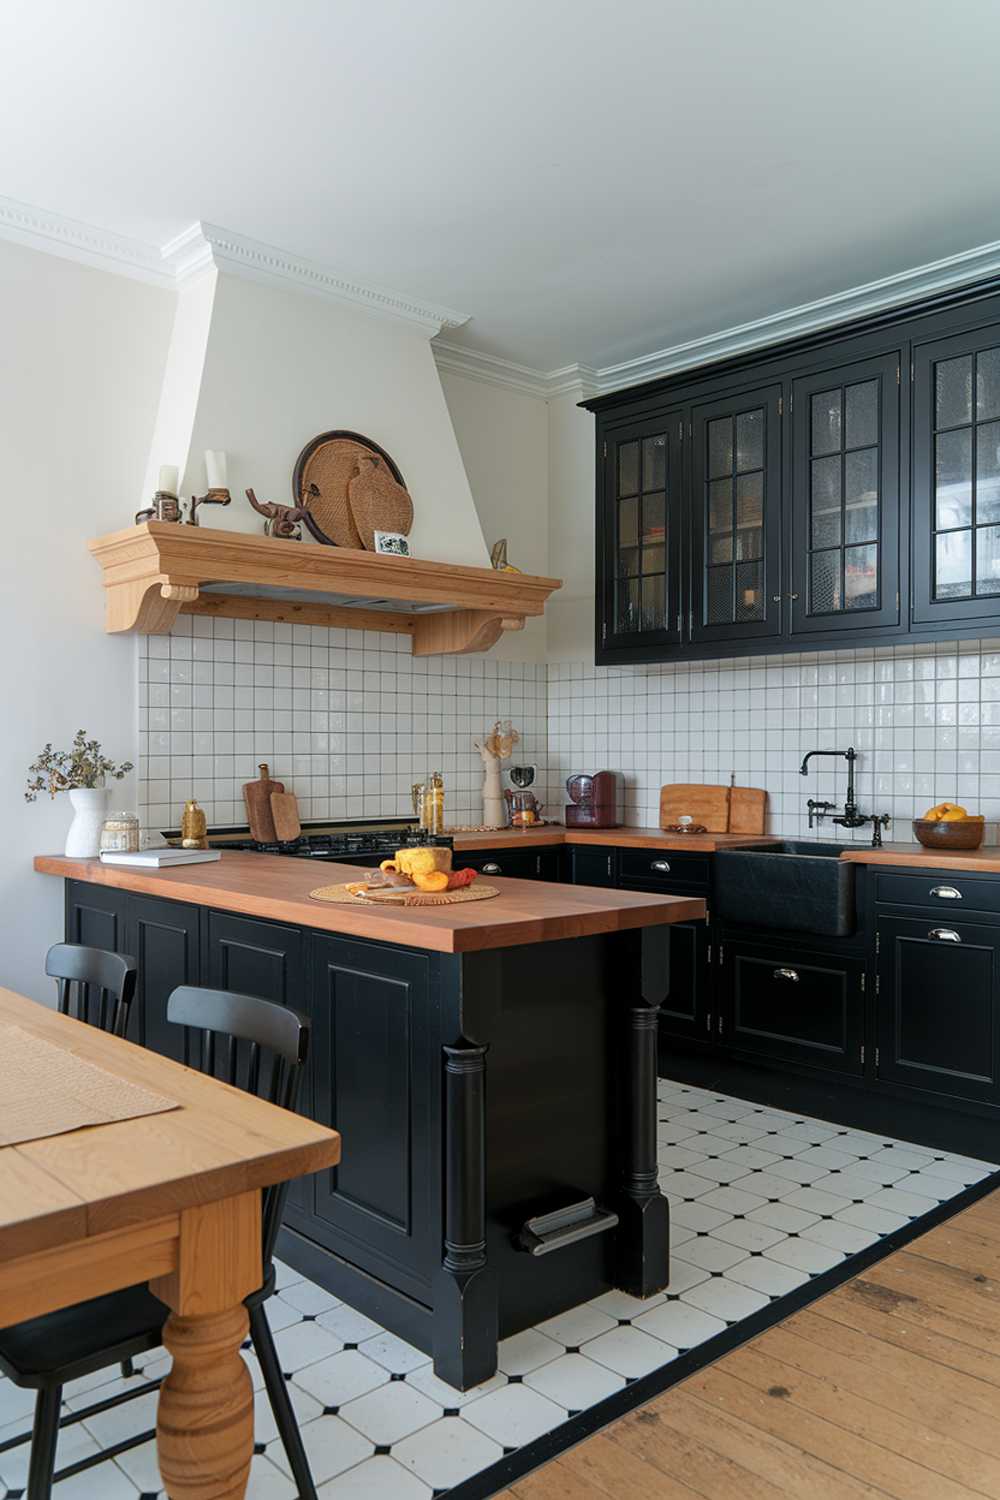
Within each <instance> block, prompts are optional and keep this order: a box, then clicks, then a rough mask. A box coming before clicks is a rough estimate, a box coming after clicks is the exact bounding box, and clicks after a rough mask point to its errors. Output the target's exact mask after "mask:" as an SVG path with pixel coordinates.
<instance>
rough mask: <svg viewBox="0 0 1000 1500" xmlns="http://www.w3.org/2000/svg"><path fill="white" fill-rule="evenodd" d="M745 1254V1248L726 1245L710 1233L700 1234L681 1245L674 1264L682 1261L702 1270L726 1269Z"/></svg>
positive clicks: (718, 1270)
mask: <svg viewBox="0 0 1000 1500" xmlns="http://www.w3.org/2000/svg"><path fill="white" fill-rule="evenodd" d="M746 1254H747V1252H746V1250H744V1249H743V1248H742V1247H741V1246H739V1245H727V1244H725V1243H724V1242H723V1241H722V1240H718V1239H715V1238H714V1237H713V1236H712V1235H701V1236H700V1237H699V1238H698V1239H696V1240H689V1241H688V1243H687V1244H686V1245H682V1246H681V1251H680V1253H679V1254H678V1256H677V1259H676V1261H675V1262H674V1264H678V1263H679V1262H681V1261H683V1262H685V1263H686V1264H687V1265H691V1266H697V1267H698V1268H699V1269H700V1270H702V1271H715V1272H720V1271H728V1270H729V1267H730V1266H735V1265H736V1263H737V1262H738V1261H741V1260H742V1259H743V1257H744V1256H745V1255H746Z"/></svg>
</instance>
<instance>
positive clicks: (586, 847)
mask: <svg viewBox="0 0 1000 1500" xmlns="http://www.w3.org/2000/svg"><path fill="white" fill-rule="evenodd" d="M566 853H567V854H568V856H569V878H570V883H571V884H572V885H600V886H614V885H617V884H618V864H617V860H618V850H617V849H615V848H613V847H611V846H606V845H601V844H568V845H567V846H566Z"/></svg>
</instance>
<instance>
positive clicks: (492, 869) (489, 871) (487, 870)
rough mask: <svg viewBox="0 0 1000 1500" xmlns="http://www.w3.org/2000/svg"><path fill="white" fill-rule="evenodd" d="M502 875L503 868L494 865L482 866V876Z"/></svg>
mask: <svg viewBox="0 0 1000 1500" xmlns="http://www.w3.org/2000/svg"><path fill="white" fill-rule="evenodd" d="M502 873H503V866H502V865H494V864H488V865H483V874H484V875H500V874H502Z"/></svg>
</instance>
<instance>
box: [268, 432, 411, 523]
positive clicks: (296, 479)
mask: <svg viewBox="0 0 1000 1500" xmlns="http://www.w3.org/2000/svg"><path fill="white" fill-rule="evenodd" d="M372 455H374V456H375V457H377V458H379V459H381V460H383V461H384V463H385V465H386V467H387V468H388V471H389V474H390V476H391V477H392V479H393V480H395V481H396V482H397V483H398V484H400V485H401V484H402V483H403V479H402V475H401V474H400V472H399V470H398V469H397V467H396V465H395V464H394V463H393V461H392V459H391V458H390V457H389V455H388V453H386V452H385V450H384V449H382V448H380V447H379V446H378V444H377V443H373V442H372V440H371V439H370V438H366V437H364V436H363V435H362V434H361V433H360V432H322V433H320V435H319V436H318V437H314V438H313V439H312V440H311V441H310V442H308V443H307V444H306V446H305V447H304V448H303V450H302V452H301V453H300V454H299V456H298V458H297V459H296V461H295V469H294V471H293V473H292V493H293V495H294V498H295V504H296V505H301V506H302V507H303V508H304V509H305V510H306V511H307V512H308V515H307V517H306V524H307V526H308V527H309V530H310V531H311V532H312V534H313V536H314V537H315V538H316V540H317V541H318V542H328V543H330V542H332V543H333V545H334V546H335V547H354V548H357V549H358V550H362V549H363V547H364V543H363V541H362V537H361V533H360V531H359V530H358V527H357V523H356V521H355V519H354V515H353V513H352V510H351V503H350V499H349V497H348V488H349V486H350V483H351V480H352V479H353V478H354V477H355V475H356V474H357V473H358V468H359V459H361V458H362V457H364V458H371V457H372ZM366 467H367V466H366ZM314 485H315V487H316V490H318V491H319V493H318V494H315V493H313V491H312V486H314ZM379 529H380V530H381V529H383V528H381V527H380V528H379ZM369 550H370V547H369Z"/></svg>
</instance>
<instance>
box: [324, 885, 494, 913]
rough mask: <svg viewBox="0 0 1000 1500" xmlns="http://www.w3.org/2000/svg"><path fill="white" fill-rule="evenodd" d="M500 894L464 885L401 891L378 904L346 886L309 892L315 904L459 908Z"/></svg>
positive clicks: (325, 887)
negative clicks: (464, 903)
mask: <svg viewBox="0 0 1000 1500" xmlns="http://www.w3.org/2000/svg"><path fill="white" fill-rule="evenodd" d="M499 894H500V892H499V891H498V890H497V888H496V886H495V885H480V883H479V882H478V881H477V882H476V884H475V885H467V886H465V887H464V889H463V890H460V891H417V890H413V891H408V890H406V889H405V887H404V888H402V889H400V890H399V892H398V895H394V897H393V899H391V900H390V899H387V898H385V897H381V898H380V899H379V900H378V901H369V900H368V898H367V897H366V896H355V895H354V894H353V892H352V891H351V889H350V887H348V886H346V885H321V886H317V888H316V890H314V891H310V892H309V895H310V896H311V897H312V899H313V900H314V901H333V902H340V903H343V904H345V905H349V906H391V907H397V906H459V905H461V903H462V902H463V901H488V900H489V899H490V897H491V896H499Z"/></svg>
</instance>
